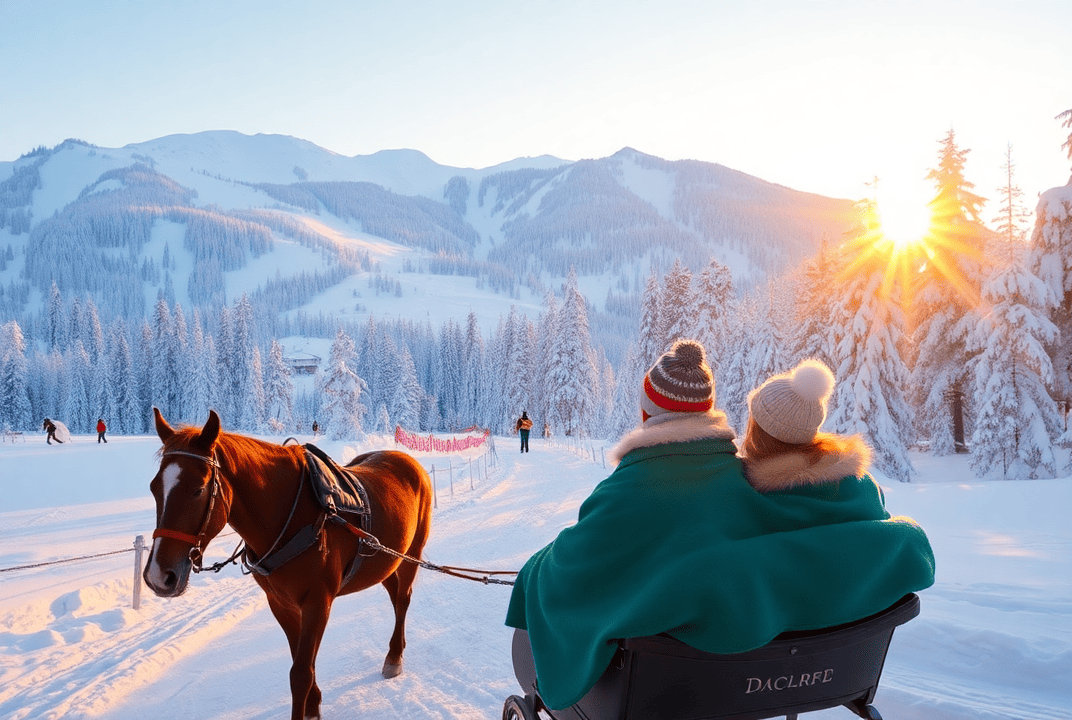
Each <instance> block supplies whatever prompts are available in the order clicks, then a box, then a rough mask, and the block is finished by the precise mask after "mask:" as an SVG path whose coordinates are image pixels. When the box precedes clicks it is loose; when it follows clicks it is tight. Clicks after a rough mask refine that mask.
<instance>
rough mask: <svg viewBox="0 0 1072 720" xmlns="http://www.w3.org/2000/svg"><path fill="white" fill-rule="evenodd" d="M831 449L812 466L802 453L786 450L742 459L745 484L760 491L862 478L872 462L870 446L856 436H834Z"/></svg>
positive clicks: (788, 488)
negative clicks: (768, 455) (767, 455)
mask: <svg viewBox="0 0 1072 720" xmlns="http://www.w3.org/2000/svg"><path fill="white" fill-rule="evenodd" d="M836 441H837V442H836V444H834V445H833V447H832V448H831V451H830V452H828V453H825V454H824V455H823V456H822V457H821V458H819V461H818V462H816V463H815V464H814V465H812V464H810V463H809V461H808V457H807V456H806V455H805V454H804V453H787V454H785V455H778V456H777V457H771V458H765V459H763V460H759V461H753V460H749V459H748V458H742V460H743V461H744V472H745V477H746V478H748V483H749V484H750V485H751V486H752V487H754V488H755V489H756V490H758V491H759V492H777V491H779V490H790V489H792V488H795V487H801V486H804V485H818V484H820V483H824V482H832V481H834V480H840V479H842V478H844V477H848V476H850V475H852V476H855V477H861V476H862V475H863V474H864V473H865V472H866V470H867V466H868V465H870V464H871V449H870V448H869V447H868V446H867V443H865V442H864V440H863V438H862V437H860V436H859V435H853V436H851V437H842V438H836Z"/></svg>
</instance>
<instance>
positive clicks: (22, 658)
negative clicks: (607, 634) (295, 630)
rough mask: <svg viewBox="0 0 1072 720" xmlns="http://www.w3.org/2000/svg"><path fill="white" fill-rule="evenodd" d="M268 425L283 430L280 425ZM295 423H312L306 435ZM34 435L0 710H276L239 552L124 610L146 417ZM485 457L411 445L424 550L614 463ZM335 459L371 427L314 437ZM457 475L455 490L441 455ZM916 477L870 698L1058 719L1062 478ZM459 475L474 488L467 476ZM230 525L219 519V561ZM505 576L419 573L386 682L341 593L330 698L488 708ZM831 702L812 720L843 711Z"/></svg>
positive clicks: (139, 516)
mask: <svg viewBox="0 0 1072 720" xmlns="http://www.w3.org/2000/svg"><path fill="white" fill-rule="evenodd" d="M275 439H277V440H278V439H279V438H275ZM299 439H302V440H307V439H308V438H299ZM95 440H96V438H95V436H93V437H90V436H76V437H75V442H74V443H72V444H70V445H63V446H48V445H46V444H45V442H44V437H43V435H41V434H37V435H32V436H30V437H29V438H27V439H26V442H16V443H11V442H3V443H0V570H2V569H5V568H10V567H14V566H21V565H29V564H36V563H46V562H51V561H55V560H62V559H65V558H72V557H81V556H85V555H96V554H101V553H113V552H114V553H115V554H110V555H104V556H103V557H98V558H94V559H89V560H81V561H77V562H73V563H61V564H54V565H47V566H44V567H40V568H35V569H28V570H18V571H8V572H0V718H5V719H10V720H22V719H24V718H108V719H109V720H127V719H130V720H134V719H135V718H136V719H138V720H142V719H143V718H175V719H180V718H189V719H191V720H194V719H201V718H206V719H207V718H213V719H220V718H222V719H228V718H235V719H237V718H243V719H246V718H281V717H286V716H287V715H288V713H289V707H290V692H289V689H288V682H287V672H288V669H289V666H290V658H289V653H288V652H287V648H286V642H285V640H284V637H283V633H282V631H281V630H280V629H279V628H278V626H277V625H276V623H275V621H274V620H273V618H272V616H271V613H270V612H269V611H268V607H267V604H266V602H265V600H264V597H263V595H262V594H261V592H260V590H259V589H258V588H257V586H256V585H255V584H254V583H253V581H252V580H250V579H249V578H247V577H244V576H242V575H241V574H240V573H239V572H238V570H237V568H235V567H233V566H232V567H230V568H228V569H227V570H225V571H224V572H222V573H221V574H219V575H198V576H195V577H193V579H192V581H191V586H190V589H189V590H188V591H187V593H186V594H185V595H184V596H182V597H180V598H177V599H173V600H165V599H160V598H157V597H155V596H153V595H152V593H150V592H148V590H146V591H145V592H143V593H142V600H141V603H142V604H141V608H140V610H133V609H132V608H131V596H132V589H133V578H134V565H133V557H134V554H133V552H130V551H129V549H130V548H131V547H132V544H133V541H134V537H135V536H136V535H138V534H142V535H145V536H146V537H148V536H149V535H150V534H151V532H152V529H153V526H154V511H153V502H152V498H151V496H150V495H149V491H148V483H149V480H150V479H151V477H152V476H153V474H154V473H155V471H156V467H157V461H156V459H155V457H154V453H155V451H156V449H157V447H158V446H159V442H158V441H157V440H156V439H155V438H152V437H111V438H109V443H108V444H107V445H98V444H97V443H96V442H95ZM497 443H498V464H497V465H495V466H491V465H489V466H488V473H487V475H485V474H484V469H483V468H484V462H485V461H484V459H481V458H474V460H473V464H472V468H473V476H472V478H470V475H469V472H470V471H469V467H470V466H469V464H468V458H467V457H465V458H462V457H459V456H454V457H453V458H452V459H448V458H447V457H446V456H434V455H421V456H420V459H421V461H422V462H423V463H424V464H425V466H426V467H431V466H432V465H433V464H434V465H435V466H436V476H437V486H438V490H439V492H438V503H439V506H438V509H437V510H436V511H435V523H434V526H433V532H432V539H431V541H430V543H429V546H428V548H427V553H426V554H427V557H428V558H429V559H430V560H432V561H433V562H440V563H447V564H454V565H468V566H472V567H481V568H492V569H517V568H518V567H520V565H521V564H522V563H523V562H524V561H525V559H526V558H527V557H528V556H529V554H530V553H532V552H533V551H534V550H536V549H538V548H539V547H541V546H542V545H543V544H545V543H546V542H548V541H549V540H551V539H552V538H553V537H554V536H555V534H556V533H557V532H558V531H559V530H560V529H561V528H562V527H564V526H566V525H568V524H570V523H572V522H573V521H574V520H575V519H576V512H577V507H578V505H579V504H580V502H581V501H582V500H583V499H584V497H585V496H586V495H587V494H588V493H589V491H590V490H591V488H592V487H593V486H594V485H595V484H596V483H597V482H599V480H601V479H602V478H603V477H605V475H606V473H607V472H608V471H607V470H606V469H604V468H603V466H602V463H601V461H600V457H601V447H602V444H601V443H595V444H594V447H595V453H594V456H595V457H594V459H593V455H592V454H591V453H588V452H585V453H582V452H579V451H578V450H576V449H571V448H567V447H564V446H550V445H548V444H546V443H545V442H544V441H543V440H536V439H534V440H533V442H532V452H531V453H529V454H526V455H520V454H518V453H517V452H516V447H515V443H516V440H515V439H514V438H498V439H497ZM319 444H321V445H322V446H323V447H324V448H325V449H326V450H328V451H329V452H330V453H331V454H332V455H333V456H334V457H335V458H336V459H339V460H347V459H349V458H350V457H352V456H353V455H354V454H356V453H357V452H358V451H363V450H365V449H367V448H369V447H388V446H390V445H392V444H393V443H391V442H389V441H388V439H386V438H375V439H373V441H372V442H370V443H368V444H361V445H357V444H354V443H341V442H330V441H323V439H322V438H321V441H320V442H319ZM448 461H449V462H450V463H451V465H452V466H453V467H452V471H453V478H454V494H453V497H452V496H451V494H450V488H449V475H448V474H447V473H448V471H447V463H448ZM913 461H914V462H915V463H916V465H917V468H919V469H920V471H921V476H920V477H919V478H918V479H917V480H918V481H917V482H916V483H914V484H910V485H902V484H899V483H896V482H887V481H886V480H885V479H883V478H881V477H880V478H879V480H880V482H882V484H883V486H884V488H885V489H886V498H887V506H888V507H889V509H890V511H891V512H893V513H894V514H903V515H910V516H912V517H914V518H916V519H917V520H919V521H920V522H921V523H922V524H923V526H924V527H925V528H926V530H927V532H928V535H929V536H930V538H931V542H932V544H933V546H934V550H935V554H936V556H937V560H938V578H937V582H936V584H935V586H934V587H933V588H931V589H929V590H927V591H925V592H923V593H922V594H921V596H922V600H923V607H922V614H921V616H920V617H919V618H917V619H916V620H914V621H912V622H911V623H909V624H908V625H906V626H903V627H901V628H899V629H898V630H897V632H896V634H895V635H894V641H893V645H892V647H891V649H890V654H889V658H888V660H887V663H886V669H885V672H884V675H883V681H882V686H881V688H880V690H879V694H878V697H877V699H876V701H875V704H876V705H877V707H878V708H879V709H880V710H881V711H882V712H883V714H884V716H886V717H889V718H898V719H899V720H913V719H917V718H918V719H920V720H922V719H923V718H926V719H927V720H992V719H995V718H1023V719H1025V720H1049V719H1053V720H1056V719H1057V718H1061V719H1062V720H1065V719H1067V718H1068V717H1069V716H1070V715H1072V681H1070V678H1072V562H1070V561H1072V527H1070V523H1069V520H1068V513H1069V509H1070V508H1072V478H1065V479H1059V480H1044V481H1037V482H1021V483H999V482H991V483H982V482H978V481H976V480H974V479H973V478H972V476H971V474H970V473H969V471H968V469H967V465H966V461H965V458H963V457H953V458H942V459H934V458H929V457H926V456H921V455H915V456H914V457H913ZM470 482H472V484H473V486H474V489H470ZM236 542H237V538H236V537H234V536H230V537H221V538H220V539H218V540H216V541H215V542H214V543H213V544H212V546H211V547H210V552H209V556H210V559H222V558H224V557H226V554H228V553H229V552H230V551H231V549H232V548H233V547H234V545H235V543H236ZM508 598H509V588H506V587H503V586H485V585H482V584H479V583H472V582H466V581H464V580H459V579H456V578H451V577H447V576H443V575H436V574H433V573H427V572H424V571H422V573H421V575H420V576H419V577H418V582H417V588H416V591H415V593H414V600H413V605H412V607H411V609H410V614H409V622H408V628H407V629H408V647H407V650H406V672H405V674H404V675H402V676H401V677H399V678H396V679H393V680H383V679H382V678H381V677H380V666H381V664H382V662H383V657H384V655H385V653H386V650H387V640H388V637H389V635H390V630H391V608H390V603H389V602H388V599H387V594H386V592H384V591H381V590H379V589H373V590H369V591H367V592H364V593H360V594H357V595H350V596H346V597H342V598H339V600H338V601H337V602H336V603H335V606H334V611H333V614H332V618H331V622H330V623H329V625H328V630H327V633H326V635H325V639H324V644H323V646H322V649H321V652H320V657H319V660H318V663H317V677H318V680H319V682H320V685H321V688H322V689H323V691H324V705H323V713H324V718H325V720H330V719H331V718H340V719H341V718H356V717H360V718H365V719H367V720H375V719H376V718H470V719H475V718H488V719H494V718H498V717H499V716H500V713H501V708H502V702H503V699H504V698H505V697H506V696H507V695H510V694H513V693H515V692H517V690H518V688H517V685H516V681H515V680H514V677H513V672H512V669H511V665H510V655H509V646H510V630H509V629H508V628H506V627H504V626H503V617H504V615H505V611H506V605H507V601H508ZM850 716H851V715H850V713H848V711H846V710H844V709H840V708H839V709H834V710H827V711H824V712H821V713H815V714H811V715H808V716H807V717H808V718H816V720H820V719H822V718H848V717H850Z"/></svg>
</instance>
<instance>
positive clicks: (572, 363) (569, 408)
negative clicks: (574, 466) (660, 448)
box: [547, 269, 596, 436]
mask: <svg viewBox="0 0 1072 720" xmlns="http://www.w3.org/2000/svg"><path fill="white" fill-rule="evenodd" d="M595 373H596V369H595V365H594V362H593V358H592V348H591V345H590V341H589V335H588V310H587V307H586V306H585V302H584V296H583V295H581V293H580V291H579V290H578V289H577V274H576V272H574V271H573V270H572V269H571V270H570V273H569V276H568V277H567V279H566V286H565V288H564V292H563V300H562V312H561V319H560V322H559V327H558V334H557V335H556V336H555V344H554V348H553V349H552V352H551V370H550V372H549V373H548V386H547V393H548V396H549V405H550V416H549V418H548V422H550V424H551V427H552V428H555V429H557V428H561V430H562V434H564V435H578V434H579V435H582V436H583V435H586V434H588V432H589V430H590V428H589V422H590V420H591V417H592V410H593V408H594V407H595V400H594V398H593V397H592V392H593V391H594V389H595V385H596V380H595Z"/></svg>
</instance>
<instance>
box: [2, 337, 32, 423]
mask: <svg viewBox="0 0 1072 720" xmlns="http://www.w3.org/2000/svg"><path fill="white" fill-rule="evenodd" d="M27 378H28V374H27V360H26V341H25V339H24V337H23V334H22V329H21V328H20V327H19V324H18V323H17V322H16V321H14V320H9V321H8V322H6V323H4V324H3V325H0V429H3V428H9V429H11V430H21V431H26V430H29V429H31V427H32V425H33V419H32V416H31V415H30V397H29V394H28V393H27V387H26V386H27Z"/></svg>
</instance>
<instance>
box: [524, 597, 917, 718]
mask: <svg viewBox="0 0 1072 720" xmlns="http://www.w3.org/2000/svg"><path fill="white" fill-rule="evenodd" d="M917 615H919V597H917V596H916V595H915V594H914V593H910V594H908V595H906V596H905V597H903V598H901V600H899V601H898V602H896V603H895V604H894V605H892V606H891V607H889V608H888V609H886V610H884V611H883V612H880V613H878V614H876V615H872V616H870V617H867V618H864V619H863V620H859V621H857V622H854V623H849V624H846V625H839V626H837V627H832V628H826V629H823V630H814V631H808V632H790V633H784V634H782V635H779V636H778V637H776V638H775V639H774V640H772V641H771V642H770V643H768V644H767V645H764V646H763V647H760V648H756V649H755V650H749V651H748V652H743V653H735V654H730V655H719V654H714V653H706V652H702V651H700V650H696V649H695V648H692V647H690V646H689V645H686V644H685V643H682V642H680V641H678V640H675V639H673V638H671V637H670V636H668V635H656V636H651V637H641V638H629V639H626V640H621V641H619V643H618V650H617V652H616V653H615V655H614V658H613V660H612V661H611V664H610V666H609V667H608V668H607V670H606V672H604V673H603V676H602V677H601V678H600V679H599V680H598V681H597V682H596V684H595V686H594V687H592V689H591V690H589V691H588V693H587V694H586V695H585V696H584V697H583V698H581V700H580V701H579V702H578V703H577V704H575V705H572V706H571V707H569V708H566V709H565V710H553V711H552V710H549V709H548V708H547V707H546V706H545V705H544V704H543V701H542V700H541V699H540V694H539V688H538V687H537V685H536V670H535V666H534V665H533V661H532V651H531V648H530V647H529V641H528V633H526V632H525V631H523V630H517V631H516V632H515V634H514V641H513V663H514V674H515V675H516V676H517V679H518V682H519V683H520V684H521V687H522V689H523V691H524V693H525V695H524V696H523V697H522V696H518V695H512V696H510V697H509V698H508V699H507V700H506V702H505V704H504V707H503V720H538V718H540V717H542V716H543V715H546V716H548V717H551V718H553V719H554V720H762V719H763V718H776V717H785V718H786V719H787V720H796V718H797V716H798V715H799V714H800V713H806V712H811V711H815V710H823V709H826V708H832V707H838V706H839V705H843V706H845V707H846V708H848V709H849V710H851V711H852V712H853V713H855V714H856V715H857V716H858V717H861V718H866V719H867V720H881V718H882V716H881V715H880V714H879V712H878V710H876V709H875V707H874V706H873V705H871V702H872V701H873V700H874V698H875V692H876V691H877V690H878V682H879V677H880V676H881V675H882V666H883V664H884V663H885V660H886V651H887V650H888V649H889V645H890V640H891V639H892V637H893V631H894V629H895V628H896V627H897V626H898V625H903V624H904V623H906V622H908V621H909V620H911V619H912V618H914V617H916V616H917ZM541 713H542V714H543V715H541Z"/></svg>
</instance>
